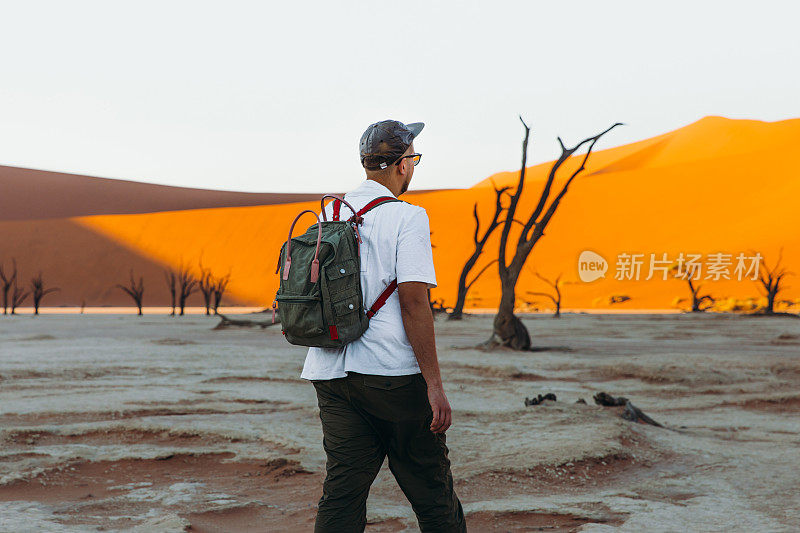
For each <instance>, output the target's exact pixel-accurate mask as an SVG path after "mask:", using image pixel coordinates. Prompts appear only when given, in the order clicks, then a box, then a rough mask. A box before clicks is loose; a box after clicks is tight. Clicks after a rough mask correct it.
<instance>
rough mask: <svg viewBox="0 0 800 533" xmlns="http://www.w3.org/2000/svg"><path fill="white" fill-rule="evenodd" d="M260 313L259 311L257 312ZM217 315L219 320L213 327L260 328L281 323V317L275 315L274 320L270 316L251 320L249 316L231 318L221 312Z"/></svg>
mask: <svg viewBox="0 0 800 533" xmlns="http://www.w3.org/2000/svg"><path fill="white" fill-rule="evenodd" d="M259 314H261V313H259ZM217 316H219V318H220V321H219V324H217V325H216V326H215V327H214V329H228V328H261V329H265V328H268V327H270V326H274V325H276V324H280V323H281V319H280V318H278V317H275V321H274V322H273V319H272V318H266V319H264V320H252V319H249V318H231V317H229V316H226V315H223V314H222V313H217Z"/></svg>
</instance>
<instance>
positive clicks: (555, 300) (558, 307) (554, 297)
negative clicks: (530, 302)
mask: <svg viewBox="0 0 800 533" xmlns="http://www.w3.org/2000/svg"><path fill="white" fill-rule="evenodd" d="M534 274H535V275H536V277H537V278H539V279H540V280H542V281H544V282H545V283H547V284H548V285H550V287H552V288H553V290H554V291H555V295H552V294H550V293H549V292H532V291H528V292H526V293H525V294H530V295H531V296H544V297H545V298H549V299H550V300H551V301H552V302H553V305H554V306H555V307H556V312H555V313H553V318H561V287H560V286H559V285H560V282H561V274H559V275H558V277H557V278H556V280H555V281H550V280H549V279H547V278H545V277H544V276H542V275H541V274H539V273H538V272H534Z"/></svg>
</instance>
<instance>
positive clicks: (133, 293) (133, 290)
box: [117, 269, 144, 316]
mask: <svg viewBox="0 0 800 533" xmlns="http://www.w3.org/2000/svg"><path fill="white" fill-rule="evenodd" d="M117 287H119V288H120V289H122V290H123V291H125V292H126V293H128V295H129V296H130V297H131V298H133V301H134V302H135V303H136V307H137V308H138V309H139V316H142V298H143V296H144V277H141V276H140V277H139V282H138V283H137V282H136V279H135V278H134V277H133V269H131V279H130V281H128V285H127V286H125V285H122V284H117Z"/></svg>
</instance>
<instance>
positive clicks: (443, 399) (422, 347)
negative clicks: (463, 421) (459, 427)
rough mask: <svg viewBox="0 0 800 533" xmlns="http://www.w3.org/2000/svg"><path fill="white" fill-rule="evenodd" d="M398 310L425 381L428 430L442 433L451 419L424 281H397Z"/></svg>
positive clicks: (426, 287)
mask: <svg viewBox="0 0 800 533" xmlns="http://www.w3.org/2000/svg"><path fill="white" fill-rule="evenodd" d="M398 292H399V296H400V312H401V313H402V315H403V327H404V328H405V330H406V336H407V337H408V342H410V343H411V347H412V348H413V349H414V356H416V358H417V363H419V369H420V370H421V371H422V377H424V378H425V382H426V383H427V385H428V402H430V404H431V411H432V412H433V421H432V423H431V431H433V432H434V433H444V432H445V431H447V428H449V427H450V424H451V423H452V421H453V415H452V412H451V410H450V402H448V401H447V396H445V394H444V388H443V387H442V376H441V374H440V373H439V360H438V359H437V358H436V339H435V338H434V333H433V313H431V305H430V301H429V300H428V284H427V283H422V282H419V281H406V282H404V283H400V284H398Z"/></svg>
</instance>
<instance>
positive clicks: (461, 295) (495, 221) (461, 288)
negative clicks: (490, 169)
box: [447, 183, 511, 320]
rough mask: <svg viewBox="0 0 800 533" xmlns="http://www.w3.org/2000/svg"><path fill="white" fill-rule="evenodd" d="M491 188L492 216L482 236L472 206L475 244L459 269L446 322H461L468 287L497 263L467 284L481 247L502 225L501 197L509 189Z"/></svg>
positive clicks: (476, 205)
mask: <svg viewBox="0 0 800 533" xmlns="http://www.w3.org/2000/svg"><path fill="white" fill-rule="evenodd" d="M492 186H493V187H494V193H495V207H494V215H493V216H492V220H491V221H490V222H489V224H488V225H487V226H486V228H485V229H484V232H483V235H481V233H480V229H481V221H480V219H479V218H478V203H477V202H475V205H473V206H472V216H473V217H474V218H475V234H474V235H473V236H472V240H473V242H474V243H475V251H474V252H472V255H471V256H470V258H469V259H467V262H466V263H464V268H462V269H461V276H460V277H459V278H458V294H457V295H456V305H455V306H454V307H453V311H452V312H451V313H450V314H449V315H448V317H447V318H448V320H461V318H462V317H463V315H464V304H465V303H466V301H467V293H468V292H469V289H470V287H472V285H473V284H474V283H475V282H476V281H478V278H479V277H481V274H483V273H484V272H486V269H488V268H489V267H490V266H492V265H493V264H494V263H496V262H497V260H496V259H495V260H493V261H491V262H489V264H487V265H486V266H484V267H483V268H482V269H481V270H480V272H478V274H477V275H476V276H475V277H474V278H472V281H470V282H469V283H467V277H468V276H469V273H470V272H471V271H472V269H473V267H475V264H476V263H477V262H478V259H479V258H480V256H481V254H482V253H483V247H484V246H485V245H486V242H487V241H488V240H489V237H491V236H492V233H493V232H494V230H495V229H497V228H498V227H499V226H500V225H501V224H502V223H503V221H501V220H500V215H501V214H502V213H503V210H504V207H503V203H502V199H503V195H504V194H507V193H508V189H510V188H511V187H502V188H500V189H498V188H497V187H496V186H494V183H492ZM509 196H510V195H509Z"/></svg>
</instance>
